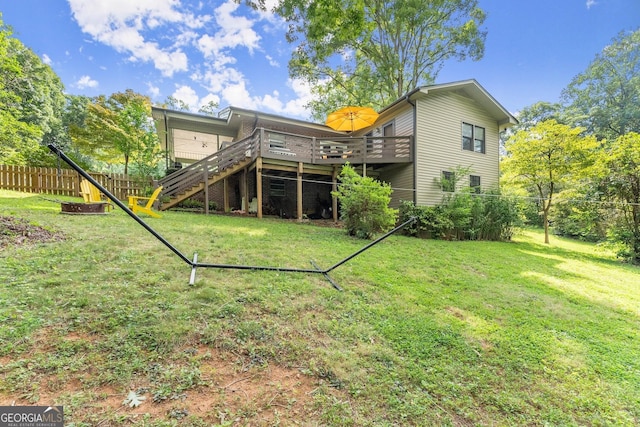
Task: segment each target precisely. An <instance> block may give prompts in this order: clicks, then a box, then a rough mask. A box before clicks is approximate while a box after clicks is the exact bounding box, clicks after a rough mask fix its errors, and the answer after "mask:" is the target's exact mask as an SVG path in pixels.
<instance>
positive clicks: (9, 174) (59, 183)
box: [0, 165, 151, 200]
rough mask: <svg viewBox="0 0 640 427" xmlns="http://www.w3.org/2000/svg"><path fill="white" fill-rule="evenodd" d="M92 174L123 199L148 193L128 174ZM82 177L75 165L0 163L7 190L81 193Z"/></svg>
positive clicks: (1, 181)
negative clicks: (48, 166)
mask: <svg viewBox="0 0 640 427" xmlns="http://www.w3.org/2000/svg"><path fill="white" fill-rule="evenodd" d="M88 174H89V175H90V176H91V177H92V178H94V179H95V180H96V181H98V183H100V185H102V186H103V187H104V188H106V189H107V190H108V191H109V192H110V193H111V194H113V195H114V196H116V197H117V198H118V199H119V200H126V199H127V196H128V195H132V196H141V195H142V196H143V195H144V194H142V191H143V188H142V186H141V185H140V184H139V183H137V182H134V181H133V179H132V178H130V177H129V176H128V175H124V174H117V173H112V174H103V173H95V172H88ZM81 178H82V177H81V176H80V174H79V173H78V172H76V171H74V170H71V169H57V168H37V167H29V166H7V165H0V188H2V189H5V190H14V191H23V192H25V193H45V194H58V195H62V196H76V197H80V179H81ZM149 185H151V183H149Z"/></svg>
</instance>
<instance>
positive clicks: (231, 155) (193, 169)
mask: <svg viewBox="0 0 640 427" xmlns="http://www.w3.org/2000/svg"><path fill="white" fill-rule="evenodd" d="M257 144H258V137H257V136H255V135H254V136H251V137H249V138H246V139H244V140H241V141H238V142H236V143H234V144H232V145H230V146H228V147H226V148H223V149H221V150H219V151H217V152H216V153H214V154H212V155H210V156H208V157H205V158H204V159H202V160H200V161H198V162H196V163H193V164H191V165H189V166H186V167H184V168H183V169H180V170H179V171H176V172H174V173H172V174H170V175H168V176H166V177H164V178H162V179H161V180H159V181H158V185H162V187H163V190H162V195H161V197H162V200H163V201H162V204H161V207H160V210H167V209H169V208H171V207H173V206H175V205H177V204H178V203H180V202H181V201H183V200H186V199H188V198H189V197H191V196H193V195H194V194H197V193H199V192H200V191H203V190H204V189H205V188H207V187H208V186H210V185H213V184H215V183H216V182H218V181H221V180H223V179H224V178H226V177H228V176H230V175H233V174H234V173H236V172H237V171H239V170H241V169H243V168H245V167H246V166H247V165H249V164H251V162H252V161H253V160H254V159H255V158H256V155H257V150H256V148H257ZM167 197H168V198H169V200H167Z"/></svg>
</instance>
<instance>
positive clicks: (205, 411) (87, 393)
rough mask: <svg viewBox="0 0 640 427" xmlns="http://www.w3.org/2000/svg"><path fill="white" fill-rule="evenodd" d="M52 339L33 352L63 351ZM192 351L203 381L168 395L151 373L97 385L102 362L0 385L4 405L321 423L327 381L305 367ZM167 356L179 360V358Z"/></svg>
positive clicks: (74, 417)
mask: <svg viewBox="0 0 640 427" xmlns="http://www.w3.org/2000/svg"><path fill="white" fill-rule="evenodd" d="M45 338H46V337H43V336H36V337H35V339H34V348H33V349H32V351H31V352H30V353H31V354H34V352H36V353H48V354H52V355H53V354H55V350H54V349H52V348H51V347H50V346H49V345H48V343H47V340H46V339H45ZM66 339H69V340H72V341H78V340H86V341H89V342H94V341H95V340H96V337H93V336H85V335H83V334H77V333H70V334H69V335H68V336H67V337H66ZM185 353H188V354H190V355H191V356H192V359H191V362H184V363H194V360H197V362H196V363H198V368H199V371H200V375H201V380H202V384H201V385H195V386H193V387H191V388H189V389H188V390H185V391H183V392H181V393H176V394H175V395H173V396H171V397H169V398H166V399H163V400H159V401H154V396H153V391H152V390H153V389H154V384H151V383H150V382H149V377H148V376H147V375H145V374H141V375H140V376H137V377H134V378H132V379H131V383H130V384H129V386H128V387H122V386H115V385H112V384H103V385H100V386H97V387H96V386H93V387H90V386H88V385H87V384H86V382H87V381H88V380H90V378H88V377H90V376H91V372H92V370H93V369H95V368H94V367H90V366H87V367H86V369H81V370H80V371H76V372H75V373H72V372H67V371H62V372H58V373H50V374H49V373H48V374H45V375H42V376H40V377H39V378H38V379H37V380H36V381H35V384H34V383H32V384H31V385H30V386H29V389H30V390H31V391H33V392H31V393H29V392H28V393H26V394H25V393H24V392H22V393H21V392H17V393H16V394H15V395H13V396H12V395H10V393H7V392H6V391H0V405H3V406H5V405H19V406H22V405H45V406H48V405H62V406H64V407H65V410H64V411H65V421H67V422H74V423H80V424H82V423H87V424H89V425H100V426H102V427H107V426H117V425H130V424H138V423H139V422H142V423H143V424H144V423H145V422H149V421H161V420H163V421H164V422H170V421H172V420H173V421H174V422H175V421H178V422H179V421H180V420H182V419H187V417H193V418H195V419H197V420H201V422H202V421H203V422H205V423H207V424H208V425H228V426H236V425H247V426H273V425H309V424H313V425H317V424H319V423H320V420H319V413H318V409H317V407H316V404H315V403H314V402H315V397H314V394H315V393H316V392H317V391H318V390H319V388H320V387H321V384H322V380H321V379H319V378H317V377H313V376H309V375H306V374H304V373H303V372H301V371H300V370H299V369H297V368H289V367H283V366H279V365H276V364H272V363H268V364H267V363H265V364H262V365H259V366H257V365H253V364H251V363H249V364H247V363H246V360H245V358H244V357H243V356H241V355H237V354H235V353H229V352H225V351H223V350H220V349H218V348H215V347H209V346H200V347H199V348H197V349H186V350H185ZM10 361H11V358H10V357H4V358H0V362H1V363H3V364H6V363H10ZM167 363H170V364H172V365H175V364H176V361H175V360H172V361H171V362H167ZM159 364H162V362H161V361H159ZM1 379H2V377H1V376H0V380H1ZM130 391H134V392H136V393H137V394H138V395H139V396H141V397H143V398H144V399H143V400H141V404H140V405H139V406H136V407H131V406H129V405H128V404H126V403H128V402H125V399H126V398H127V396H128V394H129V392H130ZM333 391H336V390H333ZM336 392H337V391H336ZM338 393H339V392H338ZM144 425H146V424H144ZM198 425H199V424H198Z"/></svg>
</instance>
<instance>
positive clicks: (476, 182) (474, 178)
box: [469, 175, 481, 194]
mask: <svg viewBox="0 0 640 427" xmlns="http://www.w3.org/2000/svg"><path fill="white" fill-rule="evenodd" d="M469 187H471V192H472V193H476V194H480V191H481V190H480V177H479V176H478V175H469Z"/></svg>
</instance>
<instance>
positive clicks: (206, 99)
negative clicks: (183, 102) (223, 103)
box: [198, 93, 220, 107]
mask: <svg viewBox="0 0 640 427" xmlns="http://www.w3.org/2000/svg"><path fill="white" fill-rule="evenodd" d="M210 102H213V103H214V104H217V105H218V106H219V105H220V97H219V96H218V95H215V94H213V93H210V94H208V95H207V96H205V97H203V98H201V99H200V102H199V103H198V104H199V106H198V107H202V106H204V105H207V104H208V103H210Z"/></svg>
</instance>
